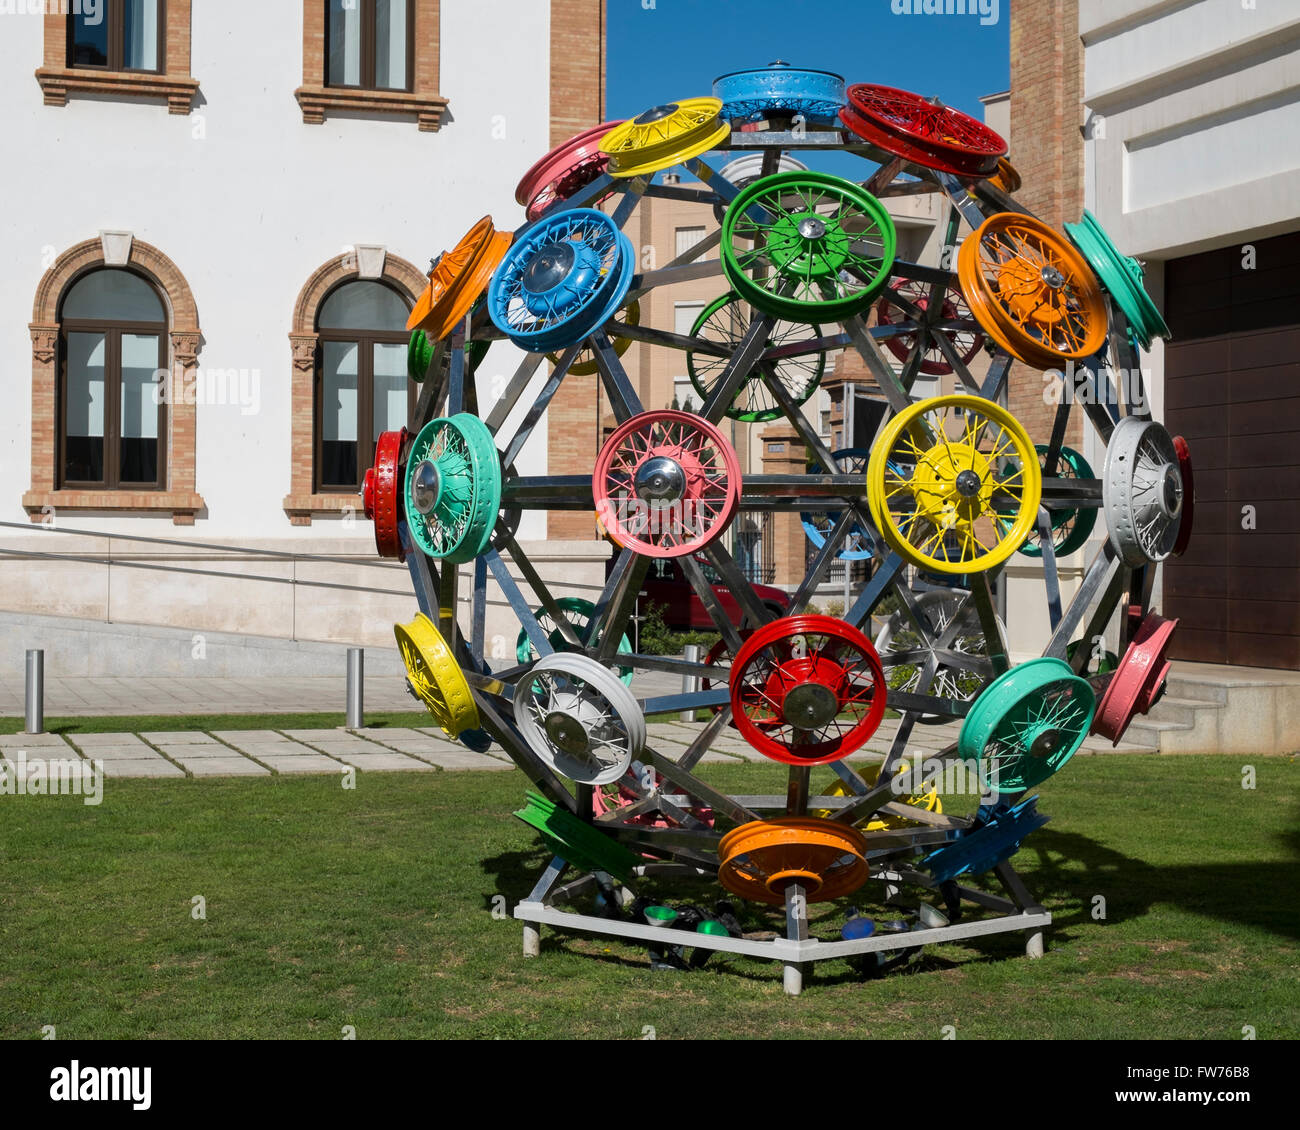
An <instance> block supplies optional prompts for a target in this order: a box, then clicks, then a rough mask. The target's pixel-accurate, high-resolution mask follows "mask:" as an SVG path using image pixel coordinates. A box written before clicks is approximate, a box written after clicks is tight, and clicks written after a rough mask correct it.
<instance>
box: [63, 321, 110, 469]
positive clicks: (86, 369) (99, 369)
mask: <svg viewBox="0 0 1300 1130" xmlns="http://www.w3.org/2000/svg"><path fill="white" fill-rule="evenodd" d="M107 354H108V341H107V335H106V334H102V333H70V334H68V340H67V374H68V376H67V394H66V395H67V408H66V419H67V431H66V432H65V435H64V441H63V477H64V479H66V480H68V481H71V482H78V483H97V482H102V481H103V478H104V439H105V436H104V400H105V390H106V383H105V382H106V377H105V368H106V358H107Z"/></svg>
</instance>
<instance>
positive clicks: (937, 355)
mask: <svg viewBox="0 0 1300 1130" xmlns="http://www.w3.org/2000/svg"><path fill="white" fill-rule="evenodd" d="M929 295H930V287H929V284H928V283H923V282H919V281H917V280H915V279H904V280H903V281H902V282H900V283H899V284H898V285H897V286H892V287H890V288H889V289H888V290H886V291H885V293H884V294H883V295H882V296H881V298H880V302H879V303H878V305H877V307H876V311H877V316H878V317H879V319H880V324H881V325H882V326H892V325H895V324H897V323H899V322H906V321H909V320H910V318H911V315H910V314H909V313H908V312H907V311H906V310H904V309H903V308H902V307H901V306H898V305H896V303H891V302H890V301H889V299H890V297H891V296H892V297H894V298H895V299H897V298H899V297H902V298H905V299H907V300H908V301H909V302H911V303H912V305H913V306H919V307H920V308H921V310H922V312H924V311H925V308H926V304H927V303H928V302H929ZM942 316H943V320H944V321H955V320H956V319H958V318H961V319H964V320H966V321H969V322H970V323H971V324H972V325H975V324H976V323H975V315H974V314H973V313H971V308H970V307H969V306H968V305H967V304H966V299H965V298H964V297H963V296H962V293H961V291H960V290H958V289H957V287H955V286H950V287H949V288H948V292H947V293H946V294H945V295H944V300H943V312H942ZM940 334H942V335H943V336H944V337H946V338H947V339H948V341H950V342H951V343H952V347H953V352H954V353H956V354H957V356H958V357H960V358H961V363H962V364H963V365H969V364H970V363H971V362H972V361H973V360H974V359H975V357H976V355H978V353H979V351H980V350H981V349H983V348H984V335H983V334H982V333H980V332H979V331H978V330H976V329H969V330H930V331H928V334H927V336H928V339H929V346H928V348H927V349H926V351H925V354H924V359H923V360H922V361H921V372H922V373H925V374H927V375H928V376H932V377H943V376H947V375H948V374H949V373H951V372H952V365H950V364H949V363H948V358H947V356H945V354H944V352H943V350H941V349H940V348H939V347H938V345H936V344H935V343H934V339H935V338H936V337H937V336H938V335H940ZM916 338H917V331H915V330H914V331H912V332H911V333H905V334H899V335H898V336H897V337H887V338H885V346H886V347H887V348H888V349H889V352H890V353H892V354H893V355H894V356H895V357H897V358H898V359H899V360H900V361H906V360H907V359H908V357H909V356H911V353H912V348H913V346H915V345H916Z"/></svg>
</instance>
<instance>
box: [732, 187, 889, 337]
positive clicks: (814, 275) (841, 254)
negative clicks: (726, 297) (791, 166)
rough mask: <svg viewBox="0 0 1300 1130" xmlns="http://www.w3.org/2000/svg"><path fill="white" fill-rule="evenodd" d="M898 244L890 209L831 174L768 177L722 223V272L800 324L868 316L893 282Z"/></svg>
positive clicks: (762, 306)
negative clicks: (888, 283) (893, 269)
mask: <svg viewBox="0 0 1300 1130" xmlns="http://www.w3.org/2000/svg"><path fill="white" fill-rule="evenodd" d="M850 229H851V230H850ZM897 246H898V236H897V233H896V232H895V230H894V222H893V220H892V219H890V217H889V213H888V212H886V211H885V208H884V205H882V204H881V203H880V201H879V200H877V199H876V198H875V197H874V196H872V195H871V193H869V192H867V191H866V190H865V189H863V188H861V187H860V186H858V185H856V184H854V183H853V182H852V181H847V180H844V179H843V178H842V177H836V176H830V175H829V174H826V173H806V172H799V171H796V172H790V173H777V174H776V175H775V176H770V177H762V178H761V179H759V180H756V181H754V182H753V183H752V184H750V185H748V186H746V187H745V188H744V189H742V190H741V193H740V195H739V196H737V197H736V199H735V200H734V201H732V203H731V205H730V206H729V207H728V208H727V212H726V215H725V216H724V217H723V220H722V269H723V272H724V273H725V274H726V276H727V281H728V282H730V284H731V286H732V289H733V290H735V291H736V292H737V293H738V294H739V295H740V297H742V298H743V299H745V300H746V301H747V302H749V303H751V304H752V305H754V306H756V307H758V309H759V310H761V311H763V312H764V313H766V314H771V315H772V316H773V317H777V318H787V319H789V320H791V321H795V322H811V321H814V320H822V321H828V322H830V321H840V320H842V319H844V318H850V317H852V316H853V315H855V314H860V313H862V312H863V311H865V310H866V309H867V307H869V306H870V305H871V303H872V302H873V301H874V300H875V298H876V296H877V295H878V294H879V293H880V292H881V291H882V290H883V289H884V287H885V284H886V283H887V282H888V281H889V272H890V270H891V269H892V267H893V265H894V254H895V251H896V250H897ZM755 276H757V277H755Z"/></svg>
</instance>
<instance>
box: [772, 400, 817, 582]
mask: <svg viewBox="0 0 1300 1130" xmlns="http://www.w3.org/2000/svg"><path fill="white" fill-rule="evenodd" d="M762 442H763V474H765V475H802V474H804V473H805V471H806V469H807V461H808V456H807V452H806V450H805V448H804V444H803V440H802V439H801V438H800V436H799V433H798V432H796V431H795V430H794V428H792V427H791V426H790V425H789V424H788V423H787V422H786V421H784V420H779V421H777V422H776V423H773V424H769V425H768V426H767V427H766V428H764V429H763V437H762ZM807 559H808V546H807V538H806V536H805V534H804V532H803V525H802V524H801V523H800V521H799V515H798V514H797V513H791V512H789V511H785V512H781V513H777V514H774V515H772V545H771V560H772V562H773V563H774V564H775V566H776V577H775V578H774V580H775V583H776V584H778V585H797V584H798V583H799V582H800V581H802V580H803V578H804V573H805V572H806V571H807V569H806V565H805V562H806V561H807Z"/></svg>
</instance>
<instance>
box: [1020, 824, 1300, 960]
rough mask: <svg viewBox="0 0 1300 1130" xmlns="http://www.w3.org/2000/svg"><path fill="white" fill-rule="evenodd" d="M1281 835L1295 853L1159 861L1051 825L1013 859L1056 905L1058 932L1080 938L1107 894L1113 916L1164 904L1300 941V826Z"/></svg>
mask: <svg viewBox="0 0 1300 1130" xmlns="http://www.w3.org/2000/svg"><path fill="white" fill-rule="evenodd" d="M1278 838H1279V839H1280V840H1281V841H1282V843H1283V844H1284V845H1285V846H1286V849H1287V851H1288V853H1289V855H1290V857H1291V858H1290V859H1287V860H1268V861H1249V860H1241V861H1233V862H1222V863H1204V864H1191V865H1183V864H1174V865H1168V864H1166V865H1156V864H1151V863H1147V862H1146V861H1145V860H1141V859H1137V858H1135V857H1133V856H1129V855H1125V854H1124V853H1123V852H1119V851H1116V850H1114V849H1113V848H1109V847H1107V846H1106V845H1105V844H1101V843H1098V842H1097V841H1096V840H1094V839H1092V838H1091V837H1089V836H1084V835H1080V834H1079V833H1077V832H1060V831H1054V830H1053V829H1051V828H1044V829H1042V830H1041V831H1038V832H1036V833H1034V835H1033V837H1032V838H1031V839H1030V840H1029V841H1028V842H1027V843H1026V845H1025V846H1024V847H1023V848H1022V849H1021V851H1020V852H1019V854H1018V855H1017V856H1015V858H1014V860H1013V863H1014V864H1015V865H1016V869H1017V871H1018V872H1019V873H1020V875H1021V877H1022V878H1023V879H1024V880H1025V883H1026V884H1027V885H1028V886H1029V888H1030V890H1031V892H1032V893H1033V894H1034V895H1035V896H1036V897H1037V898H1038V899H1039V901H1040V902H1042V904H1043V905H1044V906H1046V907H1048V908H1049V909H1050V910H1051V911H1052V932H1053V934H1055V935H1056V936H1057V937H1064V938H1069V937H1073V934H1071V933H1070V928H1071V927H1075V926H1080V925H1084V924H1087V923H1090V922H1091V921H1092V899H1093V898H1094V896H1096V895H1103V896H1104V897H1105V899H1106V914H1107V917H1108V918H1110V919H1112V920H1119V919H1127V918H1138V917H1141V916H1143V915H1145V914H1147V913H1149V912H1150V910H1151V908H1152V906H1154V905H1155V904H1157V903H1163V904H1167V905H1170V906H1174V907H1177V908H1178V909H1180V910H1185V911H1190V912H1191V913H1193V914H1199V915H1202V916H1204V917H1207V918H1215V919H1218V920H1220V921H1222V922H1231V923H1235V924H1239V925H1247V926H1254V927H1257V928H1259V929H1261V930H1268V931H1269V932H1271V933H1274V934H1278V935H1280V936H1282V937H1285V938H1289V939H1291V940H1293V941H1294V940H1300V903H1297V900H1296V898H1295V895H1294V892H1295V887H1296V874H1297V866H1296V861H1297V860H1300V830H1293V831H1289V832H1286V833H1284V834H1283V835H1281V836H1280V837H1278ZM1080 865H1082V866H1083V868H1084V870H1082V871H1080V870H1079V867H1080Z"/></svg>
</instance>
